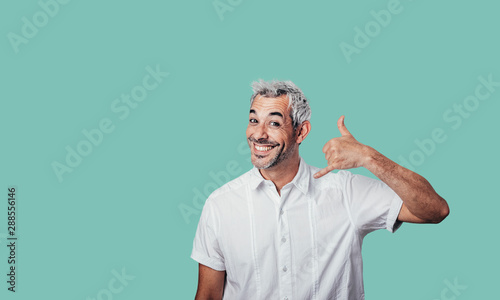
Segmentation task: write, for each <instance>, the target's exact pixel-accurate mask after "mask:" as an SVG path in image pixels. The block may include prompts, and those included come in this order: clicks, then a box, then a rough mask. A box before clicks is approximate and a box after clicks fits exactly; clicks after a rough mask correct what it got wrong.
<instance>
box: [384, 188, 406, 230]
mask: <svg viewBox="0 0 500 300" xmlns="http://www.w3.org/2000/svg"><path fill="white" fill-rule="evenodd" d="M402 206H403V201H402V200H401V198H399V196H398V195H397V194H396V195H394V198H392V201H391V208H390V209H389V213H388V214H387V222H386V227H385V228H386V229H387V230H388V231H390V232H392V233H394V232H396V230H398V229H399V227H401V225H402V224H403V222H401V221H398V216H399V212H400V211H401V207H402Z"/></svg>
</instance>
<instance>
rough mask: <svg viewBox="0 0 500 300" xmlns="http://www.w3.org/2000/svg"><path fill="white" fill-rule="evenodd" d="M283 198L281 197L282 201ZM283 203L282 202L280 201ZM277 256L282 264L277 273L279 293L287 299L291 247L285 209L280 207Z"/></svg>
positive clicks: (290, 281) (289, 293) (289, 281)
mask: <svg viewBox="0 0 500 300" xmlns="http://www.w3.org/2000/svg"><path fill="white" fill-rule="evenodd" d="M283 200H284V199H282V201H283ZM282 205H283V203H282ZM278 220H279V227H278V228H279V233H278V234H279V235H278V236H279V237H280V239H279V242H280V246H279V258H278V263H279V264H280V265H281V266H282V267H281V272H280V274H279V278H280V294H281V296H282V297H283V298H282V299H289V297H290V295H291V293H292V274H291V270H290V264H291V249H290V246H291V245H290V242H288V238H287V237H288V235H289V227H288V219H287V214H286V213H285V210H284V209H283V208H281V209H280V210H279V216H278Z"/></svg>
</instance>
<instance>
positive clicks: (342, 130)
mask: <svg viewBox="0 0 500 300" xmlns="http://www.w3.org/2000/svg"><path fill="white" fill-rule="evenodd" d="M344 119H345V116H344V115H342V116H340V118H339V120H338V121H337V127H338V128H339V131H340V134H342V136H344V135H352V134H351V133H350V132H349V130H347V128H346V127H345V125H344Z"/></svg>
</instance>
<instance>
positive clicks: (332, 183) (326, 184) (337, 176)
mask: <svg viewBox="0 0 500 300" xmlns="http://www.w3.org/2000/svg"><path fill="white" fill-rule="evenodd" d="M306 167H307V170H308V177H309V180H310V184H311V185H312V186H314V187H315V188H318V189H327V188H342V187H345V185H346V183H347V182H348V180H350V179H351V178H352V176H353V175H354V174H353V173H351V172H350V171H346V170H339V171H338V172H336V173H334V172H330V173H328V174H326V175H324V176H322V177H320V178H317V179H316V178H314V177H313V175H314V174H315V173H317V172H319V171H320V170H321V168H318V167H315V166H312V165H308V164H306Z"/></svg>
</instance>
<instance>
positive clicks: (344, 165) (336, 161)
mask: <svg viewBox="0 0 500 300" xmlns="http://www.w3.org/2000/svg"><path fill="white" fill-rule="evenodd" d="M344 118H345V117H344V116H341V117H340V118H339V120H338V121H337V127H338V128H339V131H340V134H341V135H342V136H341V137H336V138H333V139H331V140H329V141H328V142H327V143H326V144H325V146H324V147H323V153H325V158H326V160H327V161H328V167H326V168H324V169H322V170H321V171H319V172H318V173H316V174H314V178H320V177H322V176H323V175H325V174H327V173H328V172H330V171H332V170H335V169H338V170H343V169H351V168H358V167H362V166H363V164H364V162H365V158H366V157H367V150H368V148H369V147H367V146H365V145H363V144H361V143H360V142H358V141H357V140H356V139H355V138H354V137H353V136H352V134H351V133H350V132H349V130H347V128H346V127H345V125H344Z"/></svg>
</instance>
